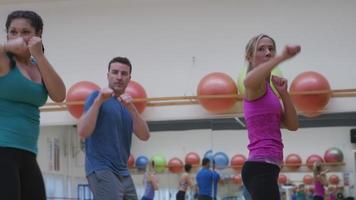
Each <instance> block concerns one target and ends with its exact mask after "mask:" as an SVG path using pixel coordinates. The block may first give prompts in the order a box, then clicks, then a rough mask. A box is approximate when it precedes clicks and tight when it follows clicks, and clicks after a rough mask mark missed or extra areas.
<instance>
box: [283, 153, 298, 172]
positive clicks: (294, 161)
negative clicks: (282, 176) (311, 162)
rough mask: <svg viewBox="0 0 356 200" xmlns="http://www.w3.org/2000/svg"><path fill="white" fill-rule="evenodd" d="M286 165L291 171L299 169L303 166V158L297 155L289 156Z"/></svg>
mask: <svg viewBox="0 0 356 200" xmlns="http://www.w3.org/2000/svg"><path fill="white" fill-rule="evenodd" d="M285 164H286V166H287V167H288V168H290V169H294V170H296V169H298V168H299V167H300V166H301V165H302V158H301V157H300V156H299V155H298V154H295V153H292V154H289V155H288V156H287V157H286V159H285Z"/></svg>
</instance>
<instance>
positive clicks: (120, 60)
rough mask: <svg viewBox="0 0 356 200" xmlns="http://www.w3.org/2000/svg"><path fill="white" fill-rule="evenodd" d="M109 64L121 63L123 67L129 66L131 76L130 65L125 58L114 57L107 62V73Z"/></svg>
mask: <svg viewBox="0 0 356 200" xmlns="http://www.w3.org/2000/svg"><path fill="white" fill-rule="evenodd" d="M111 63H122V64H125V65H127V66H129V67H130V74H131V71H132V65H131V62H130V60H129V59H128V58H126V57H115V58H113V59H112V60H111V61H110V62H109V66H108V71H110V66H111Z"/></svg>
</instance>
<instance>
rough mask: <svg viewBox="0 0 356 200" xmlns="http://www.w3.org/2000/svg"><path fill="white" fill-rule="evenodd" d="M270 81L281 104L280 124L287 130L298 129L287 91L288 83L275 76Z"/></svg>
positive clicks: (295, 115) (296, 118)
mask: <svg viewBox="0 0 356 200" xmlns="http://www.w3.org/2000/svg"><path fill="white" fill-rule="evenodd" d="M272 81H273V84H274V86H275V88H276V90H277V91H278V93H279V95H280V97H281V99H282V102H283V109H284V110H283V114H282V115H283V116H282V124H283V125H284V127H285V128H287V129H288V130H290V131H296V130H297V129H298V128H299V120H298V116H297V112H296V110H295V108H294V104H293V102H292V100H291V98H290V96H289V93H288V91H287V90H288V81H287V80H286V79H284V78H281V77H277V76H272Z"/></svg>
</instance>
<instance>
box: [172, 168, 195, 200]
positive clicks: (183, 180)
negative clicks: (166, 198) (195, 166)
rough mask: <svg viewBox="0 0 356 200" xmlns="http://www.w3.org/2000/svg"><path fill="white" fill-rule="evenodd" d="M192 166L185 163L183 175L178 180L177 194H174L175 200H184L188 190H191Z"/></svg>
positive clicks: (192, 185)
mask: <svg viewBox="0 0 356 200" xmlns="http://www.w3.org/2000/svg"><path fill="white" fill-rule="evenodd" d="M191 170H192V165H191V164H189V163H187V164H185V165H184V171H185V172H184V173H183V174H182V175H181V176H180V178H179V187H178V192H177V194H176V200H185V195H186V193H187V190H188V188H189V187H190V188H193V187H194V183H193V180H192V177H191V174H190V172H191Z"/></svg>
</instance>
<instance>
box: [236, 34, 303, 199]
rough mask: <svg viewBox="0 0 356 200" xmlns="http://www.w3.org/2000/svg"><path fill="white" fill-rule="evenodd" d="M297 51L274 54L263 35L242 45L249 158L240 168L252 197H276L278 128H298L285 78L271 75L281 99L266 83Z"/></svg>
mask: <svg viewBox="0 0 356 200" xmlns="http://www.w3.org/2000/svg"><path fill="white" fill-rule="evenodd" d="M299 52H300V46H298V45H288V46H286V47H285V48H284V50H283V51H282V53H281V54H279V55H276V45H275V41H274V40H273V39H272V38H271V37H269V36H267V35H264V34H261V35H257V36H255V37H253V38H252V39H251V40H250V41H249V43H248V44H247V46H246V61H247V62H248V70H247V74H246V78H245V80H244V86H245V93H244V102H243V106H244V117H245V121H246V127H247V131H248V137H249V145H248V149H249V158H248V160H247V161H246V162H245V164H244V166H243V169H242V178H243V182H244V185H245V186H246V188H247V190H248V191H249V193H250V194H251V196H252V199H253V200H262V199H264V200H265V199H268V200H279V199H280V194H279V188H278V182H277V180H278V174H279V171H280V165H281V164H282V161H283V143H282V137H281V130H280V127H281V125H283V126H284V127H285V128H287V129H288V130H292V131H295V130H297V129H298V127H299V122H298V117H297V114H296V110H295V108H294V105H293V103H292V101H291V98H290V96H289V93H288V90H287V89H288V84H287V80H286V79H284V78H280V77H276V76H273V77H272V82H273V84H274V86H275V88H276V90H277V92H278V95H279V96H280V98H281V100H282V105H281V102H280V100H279V98H278V95H276V94H275V93H274V91H273V90H272V88H271V86H270V79H271V71H272V70H273V69H274V68H275V67H276V66H277V65H278V64H280V63H282V62H283V61H285V60H288V59H290V58H292V57H294V56H295V55H297V54H298V53H299Z"/></svg>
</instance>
